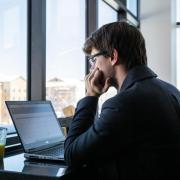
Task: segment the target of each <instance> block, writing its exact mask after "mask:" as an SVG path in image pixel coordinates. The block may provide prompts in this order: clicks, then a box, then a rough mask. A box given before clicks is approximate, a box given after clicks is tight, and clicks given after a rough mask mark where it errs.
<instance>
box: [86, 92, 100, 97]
mask: <svg viewBox="0 0 180 180" xmlns="http://www.w3.org/2000/svg"><path fill="white" fill-rule="evenodd" d="M100 95H101V94H98V93H95V92H86V96H94V97H99V96H100Z"/></svg>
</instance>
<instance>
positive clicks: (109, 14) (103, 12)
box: [98, 0, 117, 111]
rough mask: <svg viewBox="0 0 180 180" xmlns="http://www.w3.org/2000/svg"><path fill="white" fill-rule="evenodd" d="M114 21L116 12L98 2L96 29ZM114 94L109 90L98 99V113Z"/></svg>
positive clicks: (113, 91) (114, 90)
mask: <svg viewBox="0 0 180 180" xmlns="http://www.w3.org/2000/svg"><path fill="white" fill-rule="evenodd" d="M115 21H117V12H116V11H115V10H114V9H112V8H111V7H110V6H109V5H108V4H106V3H105V2H103V1H102V0H98V27H101V26H102V25H104V24H107V23H111V22H115ZM116 94H117V90H116V89H115V88H113V87H111V88H109V90H108V91H107V92H106V93H104V94H103V95H102V96H101V97H100V98H99V111H100V110H101V107H102V104H103V103H104V102H105V101H106V100H107V99H109V98H110V97H112V96H114V95H116Z"/></svg>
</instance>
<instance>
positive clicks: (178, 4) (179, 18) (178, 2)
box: [176, 0, 180, 22]
mask: <svg viewBox="0 0 180 180" xmlns="http://www.w3.org/2000/svg"><path fill="white" fill-rule="evenodd" d="M179 7H180V0H176V15H177V16H176V21H177V22H180V10H179Z"/></svg>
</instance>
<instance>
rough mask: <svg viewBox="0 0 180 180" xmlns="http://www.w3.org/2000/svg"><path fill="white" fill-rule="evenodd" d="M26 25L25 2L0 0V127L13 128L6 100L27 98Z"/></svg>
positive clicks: (20, 0) (21, 0) (24, 0)
mask: <svg viewBox="0 0 180 180" xmlns="http://www.w3.org/2000/svg"><path fill="white" fill-rule="evenodd" d="M26 24H27V1H26V0H8V1H7V0H1V1H0V126H2V125H3V126H9V127H10V126H12V121H11V118H10V116H9V113H8V111H7V108H6V106H5V103H4V102H5V100H19V99H20V100H25V99H26V95H27V94H26V92H27V91H26V84H27V75H26V74H27V68H26V66H27V63H26V62H27V38H26V37H27V26H26ZM15 89H19V90H21V92H18V91H15ZM24 89H25V91H23V90H24ZM9 129H12V127H10V128H9Z"/></svg>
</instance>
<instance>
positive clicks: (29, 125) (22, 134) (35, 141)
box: [5, 101, 65, 161]
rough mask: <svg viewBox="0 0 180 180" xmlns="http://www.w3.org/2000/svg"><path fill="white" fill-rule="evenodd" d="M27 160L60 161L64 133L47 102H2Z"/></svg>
mask: <svg viewBox="0 0 180 180" xmlns="http://www.w3.org/2000/svg"><path fill="white" fill-rule="evenodd" d="M5 103H6V106H7V108H8V111H9V113H10V116H11V118H12V121H13V124H14V126H15V128H16V131H17V133H18V135H19V138H20V141H21V143H22V146H23V149H24V152H25V153H24V157H25V158H28V159H45V160H57V161H59V160H60V161H63V160H64V140H65V136H64V134H63V130H62V128H61V125H60V122H59V120H58V119H57V117H56V114H55V111H54V109H53V106H52V104H51V102H50V101H5Z"/></svg>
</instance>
